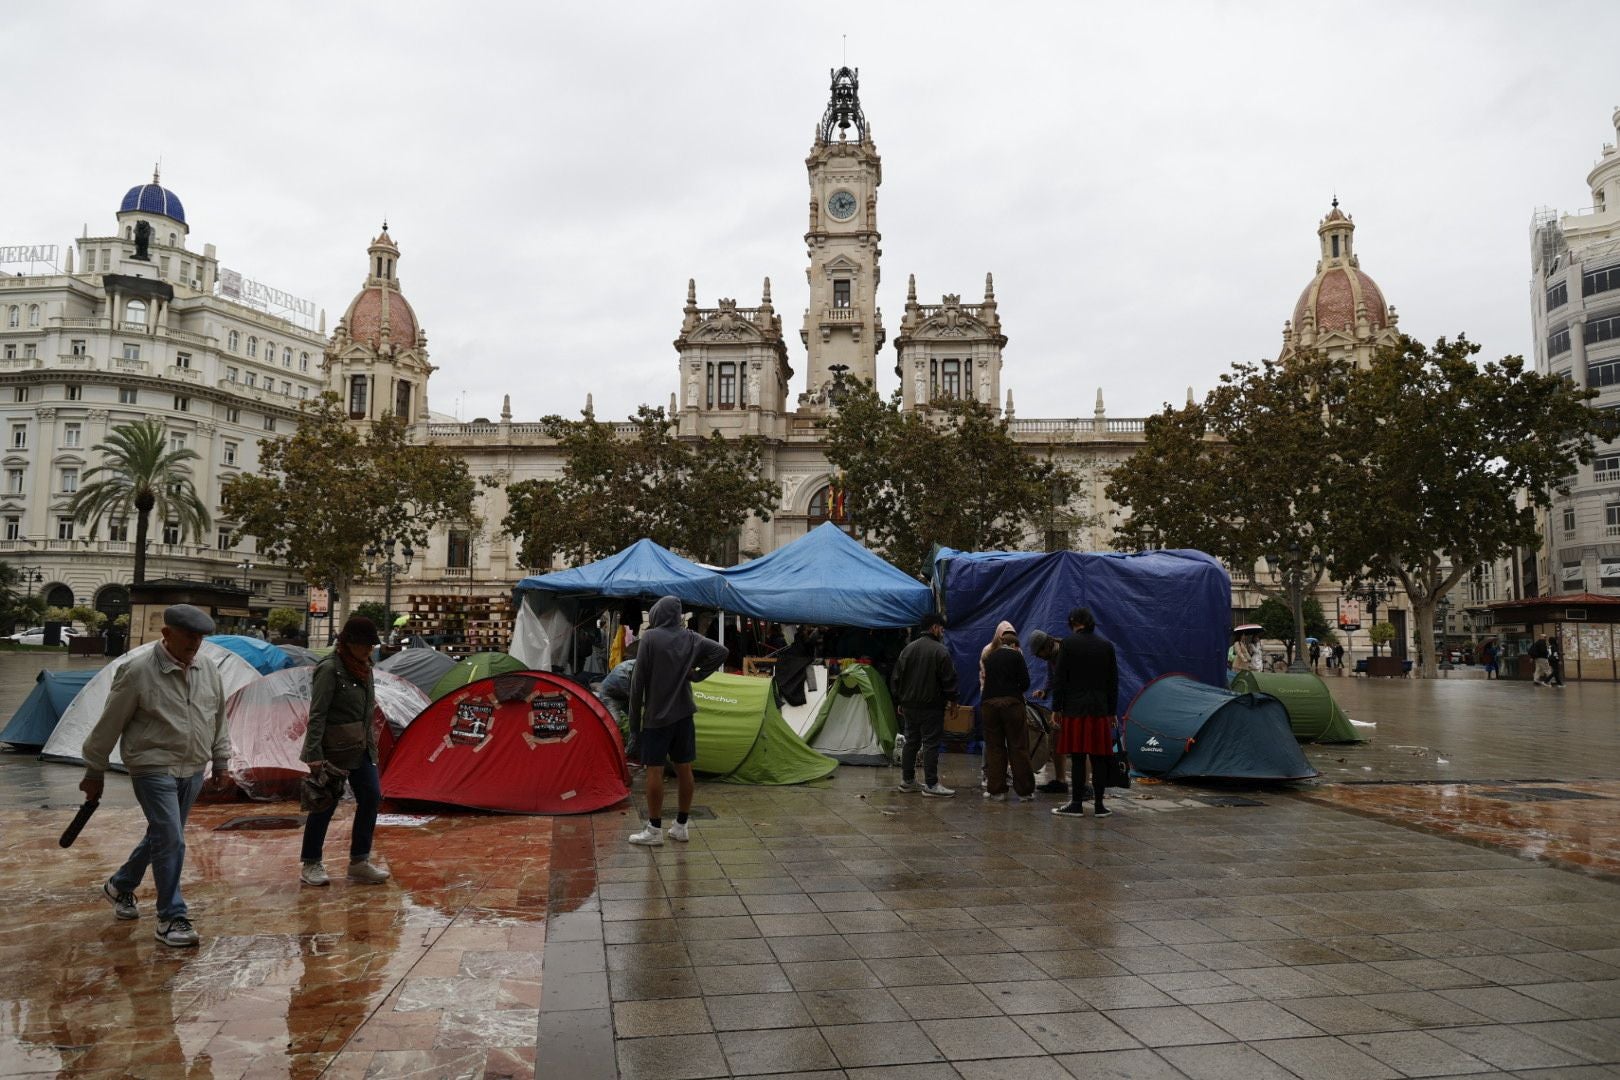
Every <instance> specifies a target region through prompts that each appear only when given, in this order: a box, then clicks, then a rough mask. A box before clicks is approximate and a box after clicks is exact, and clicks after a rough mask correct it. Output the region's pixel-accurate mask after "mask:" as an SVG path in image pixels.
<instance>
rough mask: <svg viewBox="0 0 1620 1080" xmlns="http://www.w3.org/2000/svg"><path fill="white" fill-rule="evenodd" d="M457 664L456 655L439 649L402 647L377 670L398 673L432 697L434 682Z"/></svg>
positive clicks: (379, 665)
mask: <svg viewBox="0 0 1620 1080" xmlns="http://www.w3.org/2000/svg"><path fill="white" fill-rule="evenodd" d="M455 666H456V658H455V657H453V656H451V655H450V654H449V653H442V652H439V651H438V650H437V649H401V650H400V651H399V652H397V653H395V654H394V655H393V656H390V657H388V658H387V659H385V660H383V661H382V662H381V663H379V664H378V665H377V670H378V671H386V672H388V673H389V674H390V675H398V676H399V677H400V678H402V679H404V680H406V681H407V682H410V683H413V684H415V686H416V688H417V689H418V690H420V691H422V693H424V694H427V695H428V696H429V697H430V698H431V697H432V696H433V687H434V684H435V683H437V682H438V681H439V680H440V679H442V678H444V676H445V673H446V672H448V671H449V670H450V669H451V668H453V667H455ZM469 681H470V680H469Z"/></svg>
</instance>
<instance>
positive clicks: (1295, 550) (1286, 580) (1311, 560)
mask: <svg viewBox="0 0 1620 1080" xmlns="http://www.w3.org/2000/svg"><path fill="white" fill-rule="evenodd" d="M1266 565H1267V566H1269V567H1270V568H1271V572H1272V573H1273V574H1278V573H1280V574H1281V576H1282V579H1283V587H1284V588H1285V589H1287V590H1288V601H1289V610H1290V611H1292V613H1293V616H1294V644H1293V649H1292V652H1293V657H1292V658H1291V659H1290V660H1289V662H1288V672H1289V674H1291V675H1304V674H1307V673H1308V672H1309V671H1310V668H1309V667H1308V666H1306V663H1305V585H1306V576H1307V575H1309V577H1310V583H1311V584H1312V585H1314V584H1315V583H1316V582H1317V581H1318V580H1319V579H1320V578H1321V576H1322V568H1323V567H1324V566H1326V565H1327V563H1326V561H1325V560H1324V559H1323V558H1322V553H1321V552H1320V551H1317V550H1316V549H1315V548H1312V549H1311V553H1310V554H1309V555H1306V554H1305V552H1304V550H1303V549H1302V548H1301V547H1300V545H1299V541H1298V540H1291V541H1289V543H1288V551H1287V553H1286V554H1284V555H1283V556H1281V557H1278V556H1276V555H1267V556H1266Z"/></svg>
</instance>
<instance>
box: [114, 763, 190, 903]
mask: <svg viewBox="0 0 1620 1080" xmlns="http://www.w3.org/2000/svg"><path fill="white" fill-rule="evenodd" d="M129 779H130V784H131V786H132V787H134V789H135V800H136V801H137V802H139V803H140V804H141V809H142V810H143V811H145V812H146V835H145V836H143V837H141V842H140V843H139V844H136V845H135V850H134V851H132V852H130V853H129V860H128V861H127V862H125V863H124V865H123V866H120V867H119V868H118V872H117V873H115V874H113V876H112V877H111V878H109V879H108V880H109V881H110V882H111V883H112V887H113V888H114V889H116V890H118V891H119V892H134V891H135V890H136V889H137V888H139V887H140V884H141V880H142V879H143V878H145V877H146V868H147V867H148V866H150V867H151V868H152V884H154V885H156V886H157V894H158V908H157V912H158V918H159V919H178V918H180V917H181V916H183V915H185V914H186V901H185V899H184V898H183V897H181V895H180V870H181V868H182V867H184V866H185V863H186V831H185V830H186V817H187V816H188V815H189V814H190V813H191V804H192V803H194V802H196V801H197V793H198V792H199V791H201V790H202V784H203V774H202V773H201V772H196V773H193V774H192V775H190V776H132V777H130V778H129Z"/></svg>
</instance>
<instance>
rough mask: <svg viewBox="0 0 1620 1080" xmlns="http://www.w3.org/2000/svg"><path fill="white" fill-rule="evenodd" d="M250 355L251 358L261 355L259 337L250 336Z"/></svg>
mask: <svg viewBox="0 0 1620 1080" xmlns="http://www.w3.org/2000/svg"><path fill="white" fill-rule="evenodd" d="M248 355H249V356H258V355H259V339H258V338H257V337H255V336H253V335H252V334H249V335H248Z"/></svg>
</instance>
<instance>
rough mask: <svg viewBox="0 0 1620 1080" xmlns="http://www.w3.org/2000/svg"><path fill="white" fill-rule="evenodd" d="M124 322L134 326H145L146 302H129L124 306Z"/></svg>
mask: <svg viewBox="0 0 1620 1080" xmlns="http://www.w3.org/2000/svg"><path fill="white" fill-rule="evenodd" d="M124 321H125V322H127V323H132V324H134V325H135V326H145V325H146V301H144V300H131V301H130V302H129V303H128V304H125V305H124Z"/></svg>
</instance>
